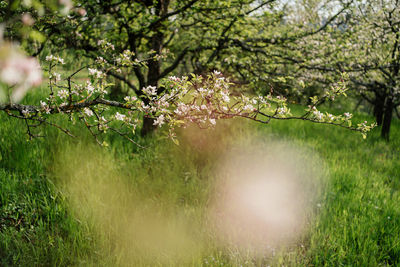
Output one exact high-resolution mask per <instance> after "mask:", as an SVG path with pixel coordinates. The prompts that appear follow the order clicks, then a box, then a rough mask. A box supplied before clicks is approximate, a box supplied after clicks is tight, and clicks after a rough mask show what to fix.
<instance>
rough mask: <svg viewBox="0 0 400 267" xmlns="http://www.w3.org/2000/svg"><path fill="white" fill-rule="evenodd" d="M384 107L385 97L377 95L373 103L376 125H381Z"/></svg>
mask: <svg viewBox="0 0 400 267" xmlns="http://www.w3.org/2000/svg"><path fill="white" fill-rule="evenodd" d="M384 108H385V98H384V97H380V96H377V97H376V99H375V103H374V117H375V119H376V123H377V124H378V126H381V125H382V122H383V115H384Z"/></svg>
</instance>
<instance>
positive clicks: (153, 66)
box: [141, 0, 169, 136]
mask: <svg viewBox="0 0 400 267" xmlns="http://www.w3.org/2000/svg"><path fill="white" fill-rule="evenodd" d="M168 6H169V0H160V1H159V2H158V3H157V5H156V10H155V14H156V15H158V16H163V15H165V14H166V13H167V12H168ZM163 27H164V26H163V25H162V24H156V25H155V26H154V28H153V30H154V31H155V33H154V35H153V36H152V37H151V41H150V49H151V50H153V51H155V53H156V54H157V55H160V54H161V51H162V48H163V42H164V33H163ZM147 66H148V72H147V86H156V87H158V81H159V80H160V76H161V61H160V59H158V58H153V59H151V60H149V63H148V65H147ZM157 93H158V92H157ZM146 104H147V103H146ZM153 123H154V120H153V119H151V118H146V117H145V118H143V127H142V131H141V135H142V136H146V135H148V134H149V133H151V132H153V131H154V129H155V128H156V127H155V125H154V124H153Z"/></svg>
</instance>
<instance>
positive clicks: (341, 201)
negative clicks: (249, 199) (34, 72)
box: [0, 95, 400, 266]
mask: <svg viewBox="0 0 400 267" xmlns="http://www.w3.org/2000/svg"><path fill="white" fill-rule="evenodd" d="M26 101H28V102H35V101H36V100H35V96H32V95H31V96H28V97H27V99H26ZM0 118H1V121H2V123H1V124H0V138H1V142H0V265H4V266H13V265H15V266H75V265H79V266H149V265H152V266H154V265H156V266H182V265H188V266H266V265H271V266H280V265H285V266H288V265H289V266H290V265H291V266H322V265H325V266H341V265H346V266H353V265H354V266H380V265H382V266H387V265H392V266H396V265H399V264H400V239H399V237H398V233H399V232H400V195H399V189H400V124H399V122H398V121H395V122H394V124H393V126H392V133H391V142H390V143H387V142H384V141H382V140H381V139H380V138H379V131H378V130H374V131H373V132H372V133H371V134H370V135H369V136H368V138H367V139H366V140H363V139H362V138H361V136H360V135H359V134H357V133H353V132H350V131H347V130H344V129H340V128H338V127H331V126H323V125H315V124H311V123H307V122H301V121H290V122H275V121H274V122H272V123H271V124H270V125H259V124H254V123H249V122H245V121H243V120H237V121H235V122H233V123H225V122H223V123H221V124H219V125H218V127H217V130H215V131H201V130H193V129H192V130H191V131H189V132H190V134H186V133H182V134H181V137H180V141H181V145H180V146H176V145H174V144H173V143H172V142H171V141H169V140H165V139H162V138H160V137H157V136H155V137H153V138H149V139H140V138H138V141H139V142H140V143H141V144H144V145H145V146H146V147H147V149H140V148H138V147H136V146H135V145H133V144H130V143H128V142H126V141H125V140H123V139H121V138H119V137H118V136H114V135H112V134H110V136H108V137H107V138H108V140H107V141H108V143H109V144H110V146H109V147H108V148H100V147H98V146H96V145H94V142H93V140H92V139H91V138H90V136H88V135H87V134H85V131H84V130H80V128H79V126H72V127H73V128H74V129H75V130H77V131H79V132H80V139H79V140H76V139H72V138H70V137H68V136H65V135H63V134H60V133H58V132H57V131H56V130H55V129H45V130H44V133H45V134H46V135H47V138H45V139H35V140H32V141H27V140H26V135H25V131H26V129H25V128H24V123H23V122H22V121H17V120H14V119H10V118H9V117H7V116H4V115H3V114H2V115H1V116H0ZM356 119H358V120H364V119H365V118H364V117H363V116H356ZM367 119H368V120H371V118H367ZM56 120H59V121H60V122H62V121H63V118H57V119H56ZM62 123H65V122H62ZM186 132H188V131H186ZM271 140H279V141H280V142H289V143H291V144H294V145H295V146H297V147H301V148H303V149H306V150H307V151H309V152H310V153H311V154H315V155H316V156H318V157H319V158H320V159H321V161H316V162H310V165H307V166H311V167H312V166H314V165H318V167H320V169H321V170H322V172H323V175H322V176H321V177H322V178H321V179H322V180H321V181H320V182H321V185H322V187H321V188H320V189H319V190H318V192H315V194H316V195H318V198H317V199H318V202H317V203H315V206H313V207H312V210H313V212H312V214H313V215H312V217H310V218H309V220H308V225H307V231H306V232H305V233H304V234H302V235H301V237H299V238H298V239H297V240H296V242H293V243H291V244H290V245H289V246H287V247H286V248H279V249H276V250H275V251H274V252H273V253H268V254H265V255H264V256H260V255H258V256H257V257H256V256H252V255H250V254H244V253H239V252H240V251H239V250H236V249H235V248H234V247H225V246H222V245H221V244H220V243H219V242H217V241H216V240H215V238H214V236H213V233H212V232H210V231H208V229H209V227H208V226H209V225H208V224H209V221H208V220H207V210H208V208H209V206H210V201H211V200H210V196H211V195H212V193H213V190H214V182H215V179H216V177H215V173H216V172H215V170H216V169H217V168H218V162H219V161H220V159H221V157H222V156H223V154H224V153H225V152H226V151H228V150H229V149H230V148H232V147H233V146H247V145H250V144H252V143H254V144H257V142H260V141H261V142H265V143H266V144H268V142H269V141H271ZM304 160H305V161H308V160H309V161H312V160H313V159H312V157H310V158H305V159H304Z"/></svg>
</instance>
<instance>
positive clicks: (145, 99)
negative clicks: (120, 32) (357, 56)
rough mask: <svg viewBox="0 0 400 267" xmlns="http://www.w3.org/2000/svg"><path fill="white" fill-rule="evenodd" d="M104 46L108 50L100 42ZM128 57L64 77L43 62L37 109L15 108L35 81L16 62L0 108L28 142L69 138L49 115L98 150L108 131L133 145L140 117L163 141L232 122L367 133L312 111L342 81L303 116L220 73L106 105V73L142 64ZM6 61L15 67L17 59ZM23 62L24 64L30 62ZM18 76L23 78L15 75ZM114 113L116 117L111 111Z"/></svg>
mask: <svg viewBox="0 0 400 267" xmlns="http://www.w3.org/2000/svg"><path fill="white" fill-rule="evenodd" d="M104 43H106V44H107V42H105V41H104ZM107 46H108V49H112V45H111V44H109V43H108V44H107ZM131 55H132V52H131V51H128V50H126V51H125V52H124V53H122V54H121V55H120V56H119V57H117V58H115V59H113V60H112V61H111V62H109V61H107V60H105V59H104V58H98V59H97V60H96V63H95V64H93V65H91V66H85V67H81V68H79V69H78V70H76V71H74V72H73V73H71V74H69V75H66V76H63V75H62V74H61V73H65V72H61V70H62V66H63V64H64V59H62V58H60V57H58V56H53V55H50V56H47V57H46V61H47V67H48V69H47V71H48V73H49V77H48V90H49V92H48V93H49V94H48V97H47V98H46V99H43V100H40V103H39V104H38V105H22V104H18V103H16V102H15V100H19V99H20V94H21V93H20V90H22V89H20V86H22V85H24V84H25V83H26V82H27V80H28V81H29V78H30V77H31V76H35V77H36V75H37V73H36V72H38V71H39V70H38V66H37V65H36V64H31V65H24V67H26V66H28V67H30V69H21V70H19V69H18V68H19V67H20V66H18V62H16V63H15V64H14V63H13V64H10V65H9V66H5V67H4V68H3V69H2V75H4V73H7V72H11V73H15V75H14V76H15V79H12V80H11V82H10V81H8V80H7V79H3V82H6V83H7V82H9V83H10V85H12V86H14V87H15V91H14V92H13V94H12V96H14V97H11V101H10V102H7V103H2V104H0V110H2V111H4V112H6V113H7V114H8V115H9V116H12V117H15V118H18V119H21V120H24V121H25V122H26V126H27V133H28V134H29V136H30V137H36V135H35V134H34V131H33V130H32V129H33V128H36V127H38V126H40V125H42V124H48V125H50V126H54V127H56V128H58V129H60V130H61V131H63V132H64V133H66V134H68V135H71V136H74V134H73V133H72V132H70V131H69V130H68V129H65V128H62V127H61V126H59V125H56V124H54V123H52V122H50V120H49V118H50V117H51V116H52V115H54V114H58V113H60V114H65V115H66V116H69V117H70V118H71V119H73V120H77V121H80V122H82V123H83V124H84V125H85V126H86V128H87V129H88V130H89V131H90V133H91V134H92V135H93V137H94V138H95V139H96V141H97V142H98V143H99V144H103V142H101V141H100V138H99V135H100V134H103V133H106V132H107V131H114V132H116V133H118V134H120V135H121V136H123V137H125V138H127V139H128V140H130V141H132V142H133V139H132V138H131V137H132V134H133V133H134V132H135V129H136V128H137V127H138V126H139V127H140V124H141V120H142V119H143V117H146V118H151V119H153V121H154V122H153V124H154V125H155V126H158V127H163V126H165V128H166V129H167V130H168V135H169V136H170V137H171V138H173V139H174V138H175V136H176V135H175V129H176V128H178V127H182V126H186V125H188V124H196V125H197V126H198V127H199V128H209V127H213V126H214V125H215V124H216V123H217V121H218V120H221V119H231V118H235V117H241V118H245V119H250V120H253V121H256V122H260V123H264V124H268V123H269V122H270V121H271V120H293V119H297V120H305V121H310V122H314V123H321V124H331V125H336V126H340V127H344V128H347V129H350V130H354V131H359V132H361V133H362V134H363V135H365V134H366V133H367V132H368V131H369V130H370V129H371V127H372V126H371V125H367V124H366V122H365V123H361V124H358V125H357V126H353V125H352V122H351V117H352V115H351V114H349V113H344V114H340V115H333V114H330V113H323V112H321V111H319V110H318V109H317V105H318V103H319V102H321V101H323V100H324V99H326V98H334V97H335V96H338V95H344V94H345V91H346V87H345V82H344V81H341V82H339V83H337V85H336V86H335V87H332V88H331V89H330V90H328V91H327V93H326V95H325V96H324V97H323V98H317V97H315V98H313V99H312V103H313V104H312V105H310V106H308V107H307V108H306V109H305V112H304V113H303V114H302V115H296V116H295V115H293V114H292V113H291V111H290V108H289V107H288V103H287V100H286V99H285V98H284V97H281V96H274V95H272V94H269V95H267V96H246V95H244V94H239V95H237V94H232V90H231V85H232V83H230V81H229V79H227V78H225V77H224V76H223V75H222V73H221V72H219V71H214V72H211V73H210V74H208V75H207V76H205V77H203V76H201V75H194V74H192V75H190V76H183V77H175V76H171V77H168V78H166V79H164V80H162V81H161V83H160V87H158V88H157V87H155V86H148V87H146V88H143V89H142V91H143V92H144V94H143V96H141V97H137V96H135V95H132V96H126V97H125V98H124V101H121V102H118V101H113V100H110V99H109V98H108V92H109V90H108V88H109V87H110V86H112V84H109V83H107V81H106V77H107V75H108V73H109V72H117V73H120V72H122V70H123V69H124V68H126V67H127V66H129V67H131V66H133V65H135V64H145V63H144V62H135V61H131V60H130V58H131ZM10 60H11V61H12V60H17V61H19V60H20V58H19V57H17V58H15V59H10ZM25 60H26V61H28V62H29V61H31V60H32V58H26V59H25ZM21 62H22V63H24V62H23V61H21ZM10 68H12V69H10ZM58 70H59V72H57V71H58ZM21 71H23V73H20V72H21ZM83 71H85V72H86V71H87V73H88V75H89V78H88V79H87V81H86V82H84V83H82V82H77V81H76V80H75V79H74V77H75V76H76V75H77V74H78V73H80V72H83ZM17 74H18V75H17ZM24 75H25V76H26V77H24ZM2 77H3V76H2ZM8 77H9V76H8ZM19 77H21V79H20V80H18V78H19ZM38 77H39V76H38ZM38 79H39V78H38ZM35 82H36V81H35ZM24 90H25V87H24ZM111 108H113V109H111ZM115 108H116V109H118V111H115Z"/></svg>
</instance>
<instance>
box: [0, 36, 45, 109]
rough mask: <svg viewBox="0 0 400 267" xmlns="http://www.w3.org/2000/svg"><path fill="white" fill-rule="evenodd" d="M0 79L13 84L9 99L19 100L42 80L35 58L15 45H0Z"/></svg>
mask: <svg viewBox="0 0 400 267" xmlns="http://www.w3.org/2000/svg"><path fill="white" fill-rule="evenodd" d="M0 55H1V56H0V80H1V81H2V82H4V83H6V84H8V85H10V86H14V88H13V92H12V95H11V99H12V101H13V102H18V101H20V100H21V99H22V98H23V97H24V95H25V94H26V92H27V91H28V90H29V89H30V88H31V87H33V86H37V85H39V84H40V83H41V82H42V72H41V68H40V65H39V62H38V61H37V60H36V58H33V57H27V56H25V55H23V54H22V53H21V52H20V51H19V50H18V48H17V47H16V46H13V45H11V44H4V45H2V46H1V47H0Z"/></svg>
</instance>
